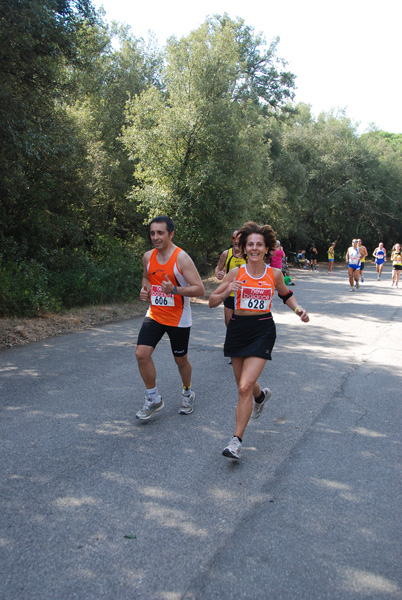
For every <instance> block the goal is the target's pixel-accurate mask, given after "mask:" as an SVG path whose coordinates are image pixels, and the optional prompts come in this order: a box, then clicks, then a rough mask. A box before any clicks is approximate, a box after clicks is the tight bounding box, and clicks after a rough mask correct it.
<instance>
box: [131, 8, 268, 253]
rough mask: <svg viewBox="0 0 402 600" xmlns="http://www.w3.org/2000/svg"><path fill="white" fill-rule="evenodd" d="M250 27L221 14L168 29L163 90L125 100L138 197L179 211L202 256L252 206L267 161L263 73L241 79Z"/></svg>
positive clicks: (149, 205)
mask: <svg viewBox="0 0 402 600" xmlns="http://www.w3.org/2000/svg"><path fill="white" fill-rule="evenodd" d="M247 35H248V38H247V40H245V35H243V22H242V21H240V20H239V21H235V22H234V21H230V20H229V19H228V18H226V17H225V18H223V19H219V18H216V17H215V18H213V19H211V20H208V21H206V22H205V23H204V24H203V25H202V26H201V27H200V28H199V29H197V30H196V31H194V32H192V33H191V34H190V35H189V36H188V37H187V38H182V39H180V40H177V39H175V38H171V39H170V40H169V41H168V44H167V51H166V68H165V74H164V83H165V86H166V91H160V90H159V89H156V88H154V87H153V88H150V89H149V90H147V91H146V92H144V93H142V94H141V95H140V96H139V97H136V98H133V99H132V100H131V102H130V103H129V105H128V109H127V126H126V128H125V132H124V142H125V145H126V147H127V149H128V150H129V152H130V156H131V158H132V159H133V160H135V161H137V166H136V171H135V176H136V178H137V180H138V182H139V184H140V187H137V188H134V189H133V192H132V197H133V198H134V199H135V200H136V201H137V202H138V204H139V206H141V207H143V209H144V210H145V211H146V213H147V214H148V215H149V216H150V217H152V216H154V215H155V214H157V213H161V212H163V213H168V214H170V215H172V216H173V217H175V218H176V220H177V222H178V231H179V233H180V235H181V236H182V237H183V238H186V239H188V240H191V244H192V250H193V254H194V253H195V254H198V256H200V257H201V256H205V255H206V250H205V249H206V248H212V247H216V244H217V243H223V238H224V237H226V236H227V235H228V231H230V229H231V228H232V227H233V226H234V225H238V224H239V223H241V222H242V221H243V219H244V218H248V216H249V214H250V211H253V210H255V206H254V205H255V203H256V202H258V201H259V199H260V196H261V190H262V189H264V185H266V177H267V172H268V171H269V158H268V157H269V140H267V139H266V137H265V135H264V134H265V124H264V115H263V111H262V110H261V106H260V105H259V104H258V103H256V101H255V100H256V98H257V97H258V92H257V87H258V86H257V83H256V82H257V78H255V81H254V82H253V81H252V80H251V77H250V78H249V82H248V85H245V84H244V80H245V77H246V72H245V70H244V69H245V66H247V65H246V61H245V56H246V42H247V43H249V44H250V55H251V54H252V55H253V56H254V57H255V56H256V52H257V51H256V48H255V45H254V46H253V45H252V44H251V41H250V40H252V41H254V40H253V38H252V37H251V30H249V29H247ZM258 43H259V38H257V40H255V44H258ZM264 60H265V61H267V60H268V59H267V58H264ZM250 61H251V59H250ZM254 83H255V87H253V86H254ZM241 88H242V89H241ZM253 90H254V91H253ZM251 91H253V94H251ZM254 92H255V93H254ZM252 95H253V97H251V96H252ZM263 184H264V185H263ZM225 243H226V240H225Z"/></svg>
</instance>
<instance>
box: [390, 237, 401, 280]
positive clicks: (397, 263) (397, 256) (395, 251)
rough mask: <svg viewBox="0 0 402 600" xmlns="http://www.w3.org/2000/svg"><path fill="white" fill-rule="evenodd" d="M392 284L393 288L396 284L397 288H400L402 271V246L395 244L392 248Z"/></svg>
mask: <svg viewBox="0 0 402 600" xmlns="http://www.w3.org/2000/svg"><path fill="white" fill-rule="evenodd" d="M391 260H392V283H391V286H393V285H394V284H395V287H398V283H399V277H400V275H401V271H402V254H401V245H400V244H399V243H398V244H395V245H394V247H393V248H392V255H391Z"/></svg>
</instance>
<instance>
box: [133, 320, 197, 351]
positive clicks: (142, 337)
mask: <svg viewBox="0 0 402 600" xmlns="http://www.w3.org/2000/svg"><path fill="white" fill-rule="evenodd" d="M190 330H191V327H173V326H172V325H162V323H158V321H155V319H151V318H150V317H145V319H144V322H143V324H142V327H141V329H140V333H139V334H138V340H137V346H152V348H155V347H156V345H157V344H158V342H160V340H161V339H162V336H163V335H164V334H165V333H167V334H168V336H169V340H170V347H171V348H172V352H173V355H174V356H185V355H186V354H187V352H188V342H189V339H190Z"/></svg>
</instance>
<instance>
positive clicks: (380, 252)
mask: <svg viewBox="0 0 402 600" xmlns="http://www.w3.org/2000/svg"><path fill="white" fill-rule="evenodd" d="M373 256H374V258H375V264H376V269H377V273H378V281H380V280H381V274H382V268H383V266H384V263H385V261H386V260H387V251H386V250H385V248H384V244H383V243H382V242H380V243H379V244H378V246H377V248H376V249H375V250H374V252H373Z"/></svg>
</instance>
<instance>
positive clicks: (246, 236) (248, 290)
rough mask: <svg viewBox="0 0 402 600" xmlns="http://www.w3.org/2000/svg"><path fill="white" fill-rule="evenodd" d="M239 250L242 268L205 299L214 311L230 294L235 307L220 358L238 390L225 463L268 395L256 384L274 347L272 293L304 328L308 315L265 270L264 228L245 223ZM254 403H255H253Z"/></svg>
mask: <svg viewBox="0 0 402 600" xmlns="http://www.w3.org/2000/svg"><path fill="white" fill-rule="evenodd" d="M238 238H239V248H240V251H241V253H242V254H243V256H244V258H245V259H246V261H247V262H246V264H245V265H242V266H240V267H236V268H235V269H232V270H231V271H229V273H228V274H227V275H226V276H225V277H224V279H223V280H222V283H221V284H220V285H219V286H218V288H217V289H216V290H215V292H213V293H212V294H211V296H210V297H209V307H210V308H215V307H216V306H219V305H220V304H221V303H222V302H223V301H224V300H225V299H226V298H227V297H228V296H229V295H230V294H231V293H232V292H234V294H235V302H234V304H235V308H234V313H233V315H232V318H231V319H230V321H229V324H228V328H227V331H226V340H225V345H224V354H225V356H228V357H230V358H231V359H232V364H233V372H234V376H235V379H236V383H237V389H238V394H239V398H238V403H237V408H236V429H235V432H234V436H233V437H232V439H231V440H230V442H229V444H228V445H227V446H226V448H225V449H224V450H223V453H222V454H223V455H224V456H227V457H228V458H240V456H241V444H242V440H243V434H244V431H245V429H246V427H247V423H248V422H249V420H250V416H252V417H253V418H254V419H257V418H258V417H259V416H260V415H261V413H262V411H263V408H264V403H265V401H266V400H268V398H269V397H270V396H271V392H270V390H269V389H268V388H264V389H263V390H262V389H261V387H260V385H259V383H258V381H257V380H258V377H259V376H260V374H261V372H262V370H263V368H264V366H265V363H266V361H267V360H271V352H272V348H273V346H274V343H275V337H276V332H275V323H274V321H273V319H272V315H271V304H272V297H273V295H274V291H275V288H276V289H277V290H278V295H279V297H280V298H281V299H282V300H283V302H284V303H285V304H287V306H289V308H290V309H291V310H293V311H294V312H295V313H296V314H297V315H298V316H299V317H300V319H301V320H302V321H303V322H305V323H307V322H308V321H309V316H308V314H307V311H306V310H304V309H303V308H301V306H298V304H297V302H296V299H295V297H294V295H293V292H291V291H289V290H288V288H287V287H286V285H285V283H284V280H283V275H282V272H281V270H280V269H274V268H272V267H268V266H267V265H266V261H267V260H268V258H269V255H270V253H271V252H273V251H274V250H275V248H276V238H275V233H274V231H273V229H272V227H270V226H269V225H257V224H256V223H253V222H248V223H246V224H245V225H243V227H242V228H241V229H239V232H238ZM253 398H254V400H253Z"/></svg>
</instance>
